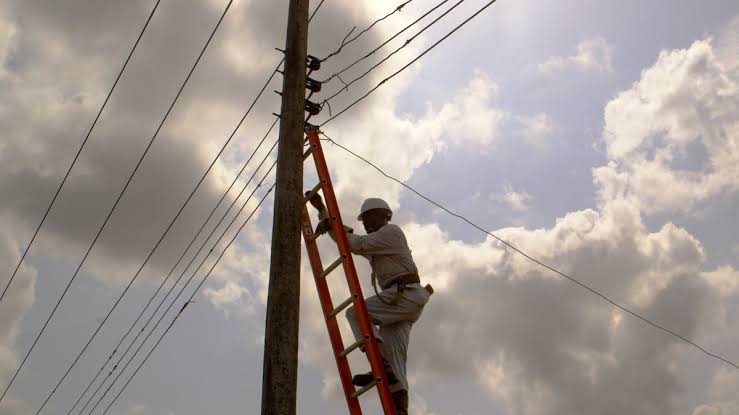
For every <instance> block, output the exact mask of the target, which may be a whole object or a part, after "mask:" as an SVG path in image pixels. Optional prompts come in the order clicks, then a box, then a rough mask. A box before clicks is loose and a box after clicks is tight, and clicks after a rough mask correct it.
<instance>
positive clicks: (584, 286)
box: [321, 132, 739, 369]
mask: <svg viewBox="0 0 739 415" xmlns="http://www.w3.org/2000/svg"><path fill="white" fill-rule="evenodd" d="M321 134H322V135H323V136H324V137H326V139H327V140H328V141H329V142H330V143H332V144H334V145H335V146H337V147H339V148H340V149H342V150H344V151H346V152H347V153H349V154H351V155H352V156H354V157H356V158H357V159H359V160H361V161H363V162H365V163H366V164H368V165H369V166H371V167H372V168H374V169H375V170H377V171H378V172H379V173H380V174H382V175H383V176H385V177H386V178H388V179H390V180H392V181H394V182H396V183H398V184H400V185H401V186H403V187H404V188H406V189H408V190H410V191H411V192H413V193H415V194H416V195H417V196H419V197H420V198H422V199H424V200H425V201H427V202H428V203H430V204H432V205H434V206H436V207H437V208H439V209H441V210H443V211H444V212H446V213H448V214H450V215H452V216H454V217H456V218H457V219H460V220H462V221H464V222H466V223H467V224H468V225H470V226H472V227H473V228H475V229H477V230H479V231H480V232H482V233H484V234H486V235H488V236H491V237H493V238H495V239H496V240H497V241H499V242H500V243H502V244H503V245H505V246H506V247H508V248H510V249H511V250H513V251H515V252H517V253H518V254H520V255H522V256H523V257H524V258H526V259H528V260H530V261H532V262H534V263H535V264H538V265H539V266H541V267H543V268H546V269H548V270H549V271H551V272H554V273H555V274H557V275H559V276H561V277H564V278H566V279H567V280H569V281H570V282H573V283H575V284H577V285H578V286H580V287H582V288H584V289H585V290H587V291H588V292H590V293H591V294H595V295H596V296H598V297H600V298H601V299H602V300H605V301H606V302H608V303H609V304H611V305H612V306H614V307H616V308H618V309H620V310H622V311H624V312H626V313H628V314H630V315H632V316H633V317H636V318H637V319H639V320H641V321H642V322H644V323H646V324H648V325H650V326H652V327H654V328H657V329H659V330H662V331H663V332H665V333H667V334H670V335H672V336H673V337H675V338H676V339H678V340H681V341H683V342H685V343H687V344H689V345H691V346H693V347H695V348H696V349H698V350H699V351H701V352H702V353H704V354H705V355H707V356H709V357H712V358H715V359H718V360H720V361H722V362H724V363H726V364H728V365H730V366H733V367H734V368H735V369H739V365H737V363H735V362H732V361H730V360H728V359H727V358H724V357H722V356H719V355H717V354H715V353H712V352H710V351H708V350H706V349H705V348H704V347H702V346H700V345H698V344H696V343H695V342H693V341H692V340H690V339H688V338H686V337H684V336H682V335H680V334H679V333H677V332H675V331H673V330H671V329H669V328H667V327H664V326H662V325H660V324H657V323H655V322H653V321H651V320H650V319H648V318H647V317H644V316H642V315H641V314H639V313H637V312H636V311H633V310H631V309H630V308H629V307H627V306H624V305H621V304H619V303H618V302H616V301H615V300H612V299H611V298H609V297H608V296H606V295H605V294H603V293H601V292H600V291H598V290H596V289H595V288H592V287H590V286H588V285H587V284H585V283H583V282H581V281H579V280H578V279H576V278H574V277H572V276H570V275H568V274H565V273H564V272H562V271H559V270H557V269H556V268H554V267H552V266H549V265H547V264H545V263H543V262H541V261H540V260H538V259H536V258H534V257H532V256H530V255H529V254H527V253H526V252H524V251H522V250H521V249H519V248H517V247H516V246H514V245H512V244H511V243H509V242H508V241H506V240H504V239H502V238H500V237H498V236H496V235H495V234H493V233H492V232H489V231H487V230H485V229H484V228H482V227H481V226H479V225H477V224H475V223H474V222H472V221H471V220H469V219H467V218H466V217H464V216H462V215H460V214H457V213H454V212H452V211H451V210H449V209H448V208H446V207H445V206H443V205H442V204H440V203H438V202H436V201H434V200H432V199H431V198H429V197H428V196H426V195H424V194H422V193H421V192H419V191H418V190H416V189H414V188H413V187H411V186H410V185H408V184H406V183H405V182H403V181H401V180H399V179H397V178H395V177H393V176H390V175H389V174H387V173H385V172H384V171H383V170H382V169H380V168H379V167H377V165H375V164H374V163H372V162H370V161H369V160H367V159H366V158H365V157H362V156H360V155H359V154H357V153H355V152H353V151H352V150H350V149H348V148H347V147H345V146H343V145H341V144H339V143H337V142H336V141H335V140H334V139H332V138H331V137H329V136H327V135H326V133H324V132H321Z"/></svg>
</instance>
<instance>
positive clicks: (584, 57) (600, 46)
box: [537, 37, 613, 76]
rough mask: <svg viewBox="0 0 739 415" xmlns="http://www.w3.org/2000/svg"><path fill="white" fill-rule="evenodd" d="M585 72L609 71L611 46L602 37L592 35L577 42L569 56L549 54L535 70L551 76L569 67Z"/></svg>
mask: <svg viewBox="0 0 739 415" xmlns="http://www.w3.org/2000/svg"><path fill="white" fill-rule="evenodd" d="M573 67H574V68H577V69H579V70H581V71H586V72H610V71H612V70H613V68H612V67H611V46H610V45H609V44H608V42H606V40H605V39H604V38H602V37H594V38H590V39H586V40H583V41H582V42H580V43H578V44H577V46H576V48H575V53H574V54H573V55H570V56H551V57H549V58H547V59H546V60H545V61H544V62H542V63H539V64H538V65H537V70H538V71H539V72H540V73H541V74H543V75H547V76H552V75H554V74H556V73H559V72H562V71H564V70H567V69H569V68H573Z"/></svg>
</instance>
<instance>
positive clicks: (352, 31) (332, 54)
mask: <svg viewBox="0 0 739 415" xmlns="http://www.w3.org/2000/svg"><path fill="white" fill-rule="evenodd" d="M412 1H413V0H407V1H405V2H403V3H401V4H400V5H399V6H398V7H396V8H395V9H393V11H391V12H390V13H388V14H386V15H385V16H383V17H381V18H379V19H377V20H375V21H374V22H372V24H370V25H369V26H368V27H366V28H365V29H364V30H362V31H361V32H359V33H357V34H356V35H354V37H352V38H351V39H349V36H351V34H352V33H354V30H355V29H356V28H357V27H356V26H354V27H353V28H352V30H350V31H349V33H347V35H346V36H344V39H343V40H342V41H341V44H340V45H339V48H338V49H336V50H335V51H333V52H331V53H329V54H328V55H326V57H325V58H323V59H321V61H322V62H326V61H328V60H329V59H331V58H332V57H334V56H336V55H338V54H339V53H341V50H342V49H344V47H345V46H346V45H348V44H350V43H352V42H354V41H355V40H357V39H359V37H360V36H362V35H363V34H365V33H367V32H369V31H370V29H372V28H373V27H374V26H375V25H376V24H378V23H380V22H381V21H383V20H385V19H387V18H388V17H390V16H392V15H394V14H395V13H398V12H400V11H401V10H403V7H405V5H406V4H408V3H410V2H412ZM319 7H320V4H319Z"/></svg>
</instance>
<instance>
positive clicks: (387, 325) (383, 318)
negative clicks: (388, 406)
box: [346, 284, 431, 392]
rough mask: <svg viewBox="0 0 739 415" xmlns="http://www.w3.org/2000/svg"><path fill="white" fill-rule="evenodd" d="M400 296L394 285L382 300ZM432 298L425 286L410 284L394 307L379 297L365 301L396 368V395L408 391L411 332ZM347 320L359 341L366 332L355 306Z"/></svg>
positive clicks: (371, 318)
mask: <svg viewBox="0 0 739 415" xmlns="http://www.w3.org/2000/svg"><path fill="white" fill-rule="evenodd" d="M397 292H398V286H397V285H394V286H392V287H389V288H387V289H384V290H382V292H380V294H379V296H380V297H381V298H382V300H385V302H387V303H389V302H391V301H392V300H393V299H394V298H395V297H396V294H397ZM429 297H431V294H429V292H428V291H426V289H425V288H423V287H422V286H421V284H409V285H406V286H405V291H403V294H402V295H401V296H400V297H399V298H398V300H397V301H396V302H395V303H394V304H385V303H384V302H383V301H382V300H381V299H380V298H378V296H377V295H374V296H372V297H369V298H367V299H366V300H365V303H366V304H367V313H368V314H369V318H370V320H371V321H372V323H373V324H372V329H373V331H374V336H375V338H376V339H377V340H378V341H381V342H383V344H384V346H385V351H386V353H387V356H385V357H386V358H387V360H388V362H389V363H390V365H391V366H392V367H393V370H394V371H395V375H396V376H397V377H398V383H396V384H395V385H393V386H392V387H391V391H392V392H397V391H400V390H405V391H407V390H408V378H407V376H406V362H407V361H408V343H409V341H410V335H411V328H412V327H413V324H414V323H415V322H416V321H418V319H419V318H420V317H421V313H423V308H424V306H425V305H426V303H427V302H428V301H429ZM346 318H347V320H348V321H349V326H350V327H351V329H352V332H353V333H354V337H355V338H356V339H357V340H359V339H361V338H362V337H363V336H362V330H361V328H360V327H359V321H358V320H357V315H356V311H355V310H354V306H352V307H350V308H348V309H347V310H346Z"/></svg>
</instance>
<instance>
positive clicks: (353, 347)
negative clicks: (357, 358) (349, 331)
mask: <svg viewBox="0 0 739 415" xmlns="http://www.w3.org/2000/svg"><path fill="white" fill-rule="evenodd" d="M363 344H364V339H359V340H357V341H356V342H354V344H352V345H351V346H349V347H347V348H346V349H344V351H342V352H341V353H339V357H346V355H348V354H349V353H351V352H353V351H355V350H357V349H358V348H359V347H360V346H362V345H363Z"/></svg>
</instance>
